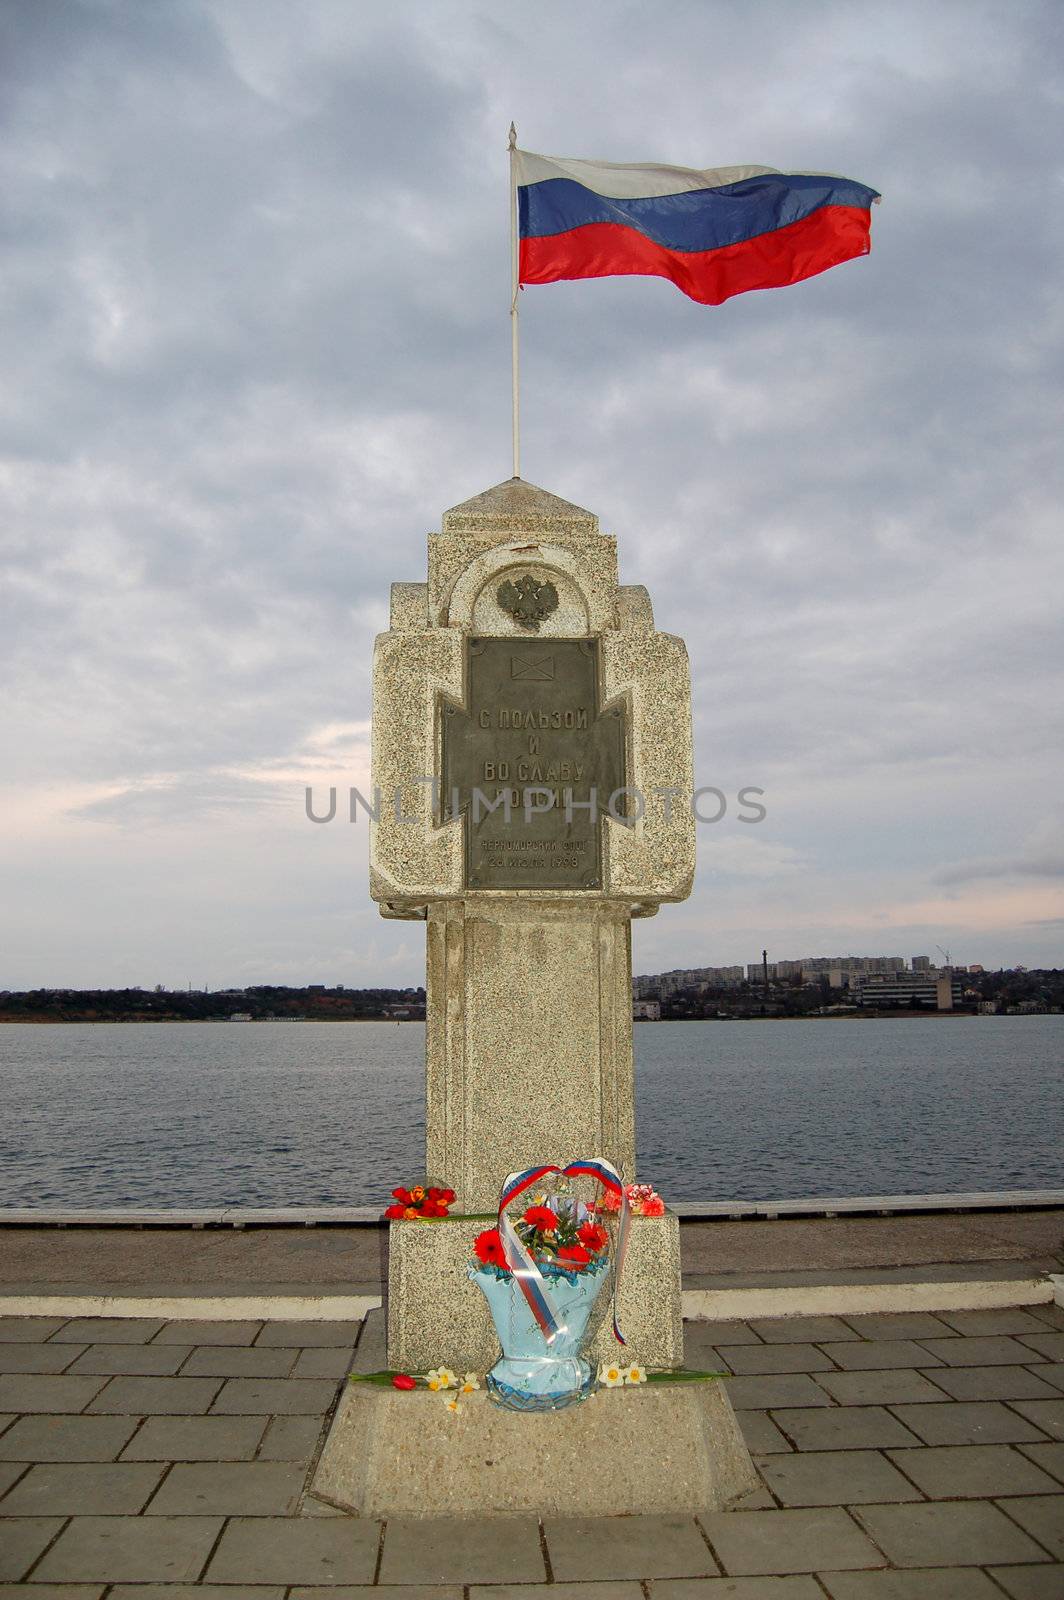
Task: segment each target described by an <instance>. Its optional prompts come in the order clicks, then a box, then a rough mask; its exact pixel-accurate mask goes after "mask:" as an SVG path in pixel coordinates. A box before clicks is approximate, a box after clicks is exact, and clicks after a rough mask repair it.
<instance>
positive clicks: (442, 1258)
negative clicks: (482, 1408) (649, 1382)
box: [388, 1212, 683, 1375]
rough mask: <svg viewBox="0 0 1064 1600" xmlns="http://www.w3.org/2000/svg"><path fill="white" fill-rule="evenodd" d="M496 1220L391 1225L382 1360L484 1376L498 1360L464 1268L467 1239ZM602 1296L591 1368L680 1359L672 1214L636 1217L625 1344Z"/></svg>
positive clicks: (481, 1303) (623, 1308)
mask: <svg viewBox="0 0 1064 1600" xmlns="http://www.w3.org/2000/svg"><path fill="white" fill-rule="evenodd" d="M493 1221H494V1219H493V1218H492V1217H462V1216H454V1217H447V1218H444V1219H441V1220H440V1221H438V1222H393V1223H392V1225H391V1230H390V1233H389V1240H388V1250H389V1257H388V1366H389V1368H390V1369H391V1370H392V1371H393V1372H428V1371H429V1370H430V1369H431V1368H432V1367H439V1366H446V1367H450V1368H452V1370H453V1371H455V1372H459V1373H463V1372H476V1373H478V1374H481V1375H483V1374H484V1373H485V1372H487V1370H488V1368H489V1367H491V1366H494V1364H495V1362H496V1361H497V1360H498V1358H499V1341H498V1339H497V1338H496V1337H495V1329H494V1327H493V1326H492V1321H491V1316H490V1314H489V1312H488V1306H487V1301H486V1300H485V1299H484V1296H483V1295H482V1294H481V1292H480V1290H479V1289H478V1288H477V1285H476V1284H475V1283H471V1282H470V1280H469V1276H468V1273H467V1267H468V1264H469V1262H470V1260H471V1259H472V1256H473V1240H474V1239H475V1238H476V1236H477V1234H478V1233H482V1232H483V1230H484V1229H485V1228H490V1227H491V1226H492V1224H493ZM608 1294H609V1290H608V1289H606V1290H604V1291H603V1298H602V1304H601V1307H600V1308H599V1309H600V1311H601V1313H603V1314H602V1316H601V1320H600V1323H599V1327H598V1331H597V1332H596V1333H595V1334H594V1335H593V1336H592V1338H591V1340H590V1341H589V1344H588V1348H587V1359H588V1360H589V1361H591V1363H592V1364H593V1365H594V1366H597V1365H598V1364H599V1362H601V1361H625V1362H630V1361H638V1362H639V1363H640V1365H641V1366H644V1367H654V1368H669V1367H680V1366H682V1365H683V1320H682V1317H681V1313H680V1226H679V1219H678V1218H677V1216H676V1215H675V1213H674V1212H666V1214H665V1216H663V1217H633V1218H632V1228H631V1233H630V1235H629V1243H628V1254H627V1257H626V1259H625V1263H624V1270H623V1272H622V1273H621V1292H620V1296H619V1303H618V1309H619V1320H620V1325H621V1332H622V1333H623V1334H624V1337H625V1341H626V1342H625V1344H623V1345H621V1344H618V1342H617V1340H616V1339H615V1338H614V1336H613V1322H612V1315H611V1311H610V1305H609V1301H608V1299H607V1296H608Z"/></svg>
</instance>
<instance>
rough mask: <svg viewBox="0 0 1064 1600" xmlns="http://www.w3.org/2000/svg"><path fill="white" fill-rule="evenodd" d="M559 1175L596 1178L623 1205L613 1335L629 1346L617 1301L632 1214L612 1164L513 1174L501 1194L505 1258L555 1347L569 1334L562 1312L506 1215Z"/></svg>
mask: <svg viewBox="0 0 1064 1600" xmlns="http://www.w3.org/2000/svg"><path fill="white" fill-rule="evenodd" d="M552 1172H558V1173H560V1174H561V1176H562V1177H563V1178H576V1177H588V1178H594V1179H595V1180H596V1181H597V1182H598V1183H600V1184H601V1185H602V1187H603V1188H604V1189H606V1190H607V1191H608V1192H609V1193H610V1194H612V1195H615V1196H616V1198H617V1200H618V1201H619V1203H620V1215H619V1218H618V1223H617V1250H616V1255H615V1265H614V1274H613V1333H614V1337H615V1338H616V1339H617V1340H618V1341H619V1342H620V1343H621V1344H625V1343H626V1340H625V1338H624V1335H623V1334H622V1333H621V1329H620V1324H619V1322H618V1320H617V1297H618V1291H619V1289H620V1283H621V1268H622V1267H623V1265H624V1258H625V1255H626V1254H627V1251H628V1228H629V1224H630V1222H631V1213H630V1208H629V1205H628V1196H627V1195H626V1194H625V1190H624V1184H623V1183H622V1182H621V1175H620V1173H619V1172H618V1171H617V1168H616V1167H615V1166H613V1165H612V1163H611V1162H609V1161H607V1160H605V1158H604V1157H602V1156H590V1157H580V1158H578V1159H577V1160H576V1161H571V1162H570V1163H569V1165H568V1166H567V1167H556V1166H550V1165H548V1166H543V1167H526V1168H525V1170H524V1172H511V1173H510V1175H509V1177H508V1178H507V1179H506V1182H505V1183H504V1184H503V1186H502V1188H501V1189H500V1191H499V1238H500V1239H501V1241H502V1249H503V1255H504V1256H505V1257H506V1265H507V1266H508V1267H509V1269H510V1271H511V1272H512V1273H513V1275H514V1278H515V1279H516V1280H517V1285H518V1287H519V1288H520V1290H521V1293H522V1294H523V1295H524V1297H525V1299H526V1301H527V1302H528V1308H529V1310H530V1311H531V1313H532V1315H533V1317H535V1319H536V1323H537V1325H538V1327H539V1330H540V1332H541V1333H542V1335H543V1338H544V1340H545V1341H546V1343H547V1344H548V1345H551V1344H553V1343H554V1341H555V1339H556V1338H557V1337H558V1334H559V1333H563V1332H564V1331H565V1329H564V1327H563V1325H562V1323H561V1322H560V1320H559V1315H558V1309H557V1307H556V1305H555V1304H554V1299H553V1296H552V1295H551V1292H550V1290H549V1289H548V1288H547V1284H546V1280H545V1279H544V1277H543V1274H542V1273H541V1272H540V1270H539V1267H538V1266H537V1265H536V1262H535V1260H534V1259H533V1257H532V1255H531V1253H530V1252H529V1251H528V1250H526V1249H525V1247H524V1245H523V1244H522V1243H521V1240H520V1238H519V1236H518V1233H517V1230H516V1228H515V1227H514V1225H513V1223H512V1222H511V1221H510V1219H509V1217H508V1216H507V1215H506V1207H507V1206H508V1205H509V1204H510V1202H511V1200H516V1199H517V1197H518V1195H521V1194H524V1192H525V1190H526V1189H531V1188H532V1186H533V1184H535V1183H538V1182H539V1180H540V1179H541V1178H545V1177H546V1176H547V1175H548V1174H549V1173H552Z"/></svg>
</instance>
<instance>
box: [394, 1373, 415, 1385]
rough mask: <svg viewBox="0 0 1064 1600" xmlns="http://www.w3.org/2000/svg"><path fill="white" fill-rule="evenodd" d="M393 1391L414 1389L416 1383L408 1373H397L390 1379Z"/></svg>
mask: <svg viewBox="0 0 1064 1600" xmlns="http://www.w3.org/2000/svg"><path fill="white" fill-rule="evenodd" d="M392 1388H393V1389H416V1388H417V1383H416V1382H415V1380H414V1379H413V1378H412V1377H411V1376H410V1374H409V1373H408V1372H397V1373H396V1374H395V1376H394V1378H393V1379H392Z"/></svg>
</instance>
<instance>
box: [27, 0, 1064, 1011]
mask: <svg viewBox="0 0 1064 1600" xmlns="http://www.w3.org/2000/svg"><path fill="white" fill-rule="evenodd" d="M1062 20H1064V13H1062V11H1061V8H1060V6H1059V4H1056V3H1054V0H1045V3H1040V0H1022V3H1018V4H1017V3H1013V0H996V3H979V0H964V3H950V0H938V3H936V4H935V5H933V6H929V5H927V4H926V0H917V3H906V0H896V3H894V4H892V5H891V6H889V7H886V6H883V5H882V4H881V3H878V0H877V3H874V4H873V3H862V0H803V3H802V4H801V5H798V4H795V3H793V0H779V3H770V0H743V3H740V0H670V3H668V4H666V5H662V6H655V7H651V6H646V5H644V4H639V5H636V4H632V3H627V0H610V3H608V4H607V3H604V0H603V3H600V0H585V3H584V4H581V5H579V6H574V5H572V4H571V3H564V4H563V3H560V0H539V3H537V4H535V5H524V6H518V5H502V4H499V3H498V0H433V3H432V4H428V5H426V4H424V3H423V0H419V3H411V0H393V3H391V4H389V5H388V6H379V5H370V4H368V3H366V0H300V3H298V4H297V3H295V0H166V3H163V0H6V4H5V5H4V6H3V8H2V14H0V30H2V37H0V62H2V73H3V79H4V81H3V83H2V84H0V117H2V140H0V194H2V197H3V198H2V202H0V204H2V207H3V219H2V230H3V232H2V238H3V244H2V257H0V260H2V267H0V306H2V318H3V351H4V355H3V365H2V369H0V458H2V459H0V497H2V505H3V510H2V516H0V540H2V548H3V579H2V591H0V594H2V600H0V604H2V613H0V649H2V653H3V677H2V684H3V694H2V701H0V751H2V772H0V783H2V791H0V797H2V806H3V816H4V826H3V829H2V832H0V874H2V885H0V902H2V904H0V918H2V921H0V988H3V987H7V988H21V987H30V986H37V985H51V984H56V985H77V986H88V985H119V984H125V983H139V984H144V985H152V984H155V983H163V984H166V985H168V986H170V985H180V984H184V983H186V982H188V981H191V982H193V983H194V984H196V985H197V986H200V985H209V986H211V987H221V986H223V985H227V984H242V983H250V982H255V981H260V982H271V981H272V982H285V981H291V982H297V983H301V982H308V981H309V982H315V981H317V982H326V983H336V982H343V983H347V984H351V985H362V984H374V983H386V984H400V983H404V984H405V983H409V982H419V981H421V980H422V973H423V930H422V929H421V928H420V927H418V926H417V925H416V924H402V923H399V924H396V923H386V922H383V921H381V920H380V919H379V918H378V916H377V914H376V911H375V909H374V908H373V906H372V905H371V904H370V902H369V898H368V893H367V886H366V848H367V839H366V832H365V827H364V825H362V824H360V825H359V826H358V827H350V826H347V825H345V824H343V823H340V822H337V823H335V824H333V825H330V826H328V827H315V826H313V825H312V824H310V823H308V822H307V820H306V818H305V816H304V788H305V785H306V784H308V783H312V784H314V785H316V786H317V789H318V792H319V793H320V794H322V795H324V789H325V787H326V786H327V785H329V784H337V785H339V786H346V785H348V784H351V783H358V784H362V785H365V783H366V778H367V769H368V748H369V689H370V656H371V647H372V640H373V635H374V634H375V633H376V632H378V631H379V630H380V629H382V628H384V627H386V625H387V597H388V585H389V583H390V582H391V581H392V580H393V579H408V580H416V579H420V578H422V577H423V575H424V564H425V546H424V541H425V536H426V534H427V533H428V532H429V530H430V529H432V528H435V527H438V525H439V519H440V515H441V513H442V512H443V510H444V509H445V508H446V507H448V506H450V505H453V504H455V503H456V502H458V501H461V500H464V499H466V498H468V497H469V496H470V495H473V494H475V493H477V492H479V491H480V490H481V489H484V488H486V487H487V486H489V485H490V484H493V483H496V482H498V481H499V480H500V479H502V478H505V477H507V476H508V475H509V470H510V463H509V426H510V419H509V411H508V406H509V383H510V374H509V329H508V320H507V309H508V271H509V267H508V248H509V246H508V235H507V226H508V222H507V168H506V130H507V127H508V124H509V122H510V120H511V118H513V119H515V121H516V123H517V127H518V133H519V137H520V142H521V143H522V145H523V146H524V147H526V148H528V149H532V150H538V151H544V152H549V153H553V154H561V155H569V156H582V157H591V158H599V159H606V160H613V161H639V160H657V161H665V162H676V163H680V164H683V165H692V166H718V165H731V164H745V163H761V164H765V165H768V166H775V167H780V168H784V169H794V170H813V171H816V170H828V171H836V172H841V173H845V174H846V175H848V176H851V177H854V178H857V179H860V180H861V181H863V182H865V183H868V184H870V185H873V186H874V187H876V188H879V189H881V190H882V192H883V195H884V200H883V204H882V205H881V206H880V207H878V208H877V210H876V211H875V213H874V220H873V250H872V254H871V256H870V257H868V258H867V259H865V260H861V261H857V262H852V263H849V264H847V265H845V266H843V267H840V268H838V269H836V270H835V271H833V272H830V273H827V274H825V275H823V276H821V277H820V278H817V279H814V280H812V281H810V282H808V283H805V284H801V285H798V286H796V287H794V288H790V289H783V290H778V291H773V292H771V293H768V294H748V295H745V296H741V297H739V298H737V299H735V300H733V301H731V302H729V303H728V304H727V305H725V306H723V307H720V308H718V309H713V308H708V307H701V306H698V305H695V304H694V303H693V302H691V301H688V300H687V299H685V298H684V297H683V296H682V295H681V294H680V293H679V292H678V291H677V290H676V289H674V288H673V287H672V286H671V285H669V284H666V283H665V282H663V281H660V280H656V279H651V278H642V279H640V278H631V279H613V280H603V281H599V282H590V283H574V284H556V285H550V286H546V287H541V288H533V289H529V290H528V291H526V292H525V293H524V294H523V296H522V303H521V313H522V324H523V368H524V386H523V392H524V415H523V424H524V471H525V475H526V476H527V477H528V478H529V479H530V480H531V481H533V482H535V483H539V484H541V485H543V486H544V487H546V488H549V489H551V490H553V491H554V492H556V493H558V494H561V495H564V496H565V497H566V498H568V499H572V500H575V501H577V502H578V503H579V504H582V505H585V506H588V507H589V508H591V509H592V510H593V511H595V512H597V513H598V514H599V516H600V517H601V519H602V526H603V528H604V529H606V530H608V531H611V532H614V533H616V534H617V535H618V537H619V540H620V550H621V566H622V574H623V579H624V581H627V582H637V583H646V584H647V585H648V586H649V587H650V589H651V591H652V594H653V597H654V602H655V610H656V615H657V619H658V625H659V626H660V627H662V628H665V629H667V630H668V631H670V632H674V633H678V634H681V635H683V636H684V637H685V638H686V639H687V641H688V645H689V647H690V651H691V662H692V673H693V682H694V698H695V719H696V768H697V773H698V778H699V781H700V782H701V783H704V784H715V785H717V786H719V787H720V788H721V789H723V790H724V791H725V792H726V793H728V794H730V795H734V793H735V792H736V791H737V790H738V789H739V788H740V787H742V786H744V785H757V786H759V787H761V788H763V789H764V790H765V804H766V805H767V808H768V816H767V818H766V820H765V821H764V822H763V823H761V824H760V825H758V826H756V827H749V826H743V825H741V824H739V823H738V822H737V821H736V820H735V815H734V808H733V811H732V812H731V813H729V815H728V816H727V817H725V819H724V820H723V821H722V822H720V823H719V824H717V825H716V826H715V827H708V826H707V827H703V828H701V829H700V830H699V832H700V840H699V873H698V880H697V884H696V888H695V893H694V895H693V896H692V898H691V900H690V901H689V902H688V903H687V904H685V905H684V906H681V907H672V908H666V909H665V910H664V911H663V912H662V914H661V915H660V916H659V917H658V918H656V919H654V920H652V921H650V922H647V923H643V924H639V925H637V933H636V955H635V964H636V968H637V970H640V971H656V970H660V969H661V968H663V967H669V966H677V965H684V966H686V965H695V964H698V965H701V964H705V963H723V962H728V963H730V962H735V961H744V962H745V961H750V960H754V959H755V958H756V957H757V956H758V955H759V953H760V950H761V948H762V945H767V946H768V948H769V950H770V953H771V954H772V955H773V956H780V957H785V956H800V955H805V954H810V955H811V954H835V953H845V952H856V953H888V954H893V953H901V954H906V955H908V954H911V953H913V952H925V951H926V952H928V953H931V954H934V953H935V947H936V945H939V944H941V945H944V946H945V947H946V948H948V949H951V950H952V952H953V955H954V959H955V960H957V961H964V962H968V961H982V962H984V963H985V964H986V965H987V966H990V965H997V964H1006V965H1012V964H1014V963H1018V962H1023V963H1026V964H1028V965H1036V964H1044V965H1054V964H1055V965H1062V964H1064V842H1062V823H1064V807H1062V801H1061V793H1062V787H1061V761H1060V744H1061V740H1060V721H1059V719H1060V707H1061V705H1062V704H1064V683H1062V676H1064V674H1062V652H1061V638H1060V631H1059V630H1060V616H1061V596H1062V593H1064V555H1062V539H1061V512H1060V503H1061V494H1060V491H1061V484H1060V476H1061V474H1060V458H1061V451H1060V438H1061V436H1062V433H1064V418H1062V414H1061V403H1060V395H1061V383H1060V380H1061V359H1060V350H1061V334H1062V319H1061V296H1060V267H1061V251H1060V246H1061V221H1060V219H1061V213H1062V207H1061V199H1062V195H1061V149H1062V147H1064V141H1062V138H1061V132H1062V120H1064V80H1062V72H1061V61H1062V50H1061V45H1062V37H1061V35H1062Z"/></svg>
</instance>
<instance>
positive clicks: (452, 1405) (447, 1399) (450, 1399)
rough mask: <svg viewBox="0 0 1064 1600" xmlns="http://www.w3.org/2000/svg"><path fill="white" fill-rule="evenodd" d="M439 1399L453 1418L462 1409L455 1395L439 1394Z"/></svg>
mask: <svg viewBox="0 0 1064 1600" xmlns="http://www.w3.org/2000/svg"><path fill="white" fill-rule="evenodd" d="M440 1399H441V1400H442V1401H443V1403H444V1405H445V1406H446V1407H447V1409H448V1411H450V1412H453V1414H454V1415H455V1416H457V1415H458V1413H459V1412H460V1411H461V1409H462V1408H461V1406H460V1405H459V1404H458V1396H457V1395H456V1394H441V1395H440Z"/></svg>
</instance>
